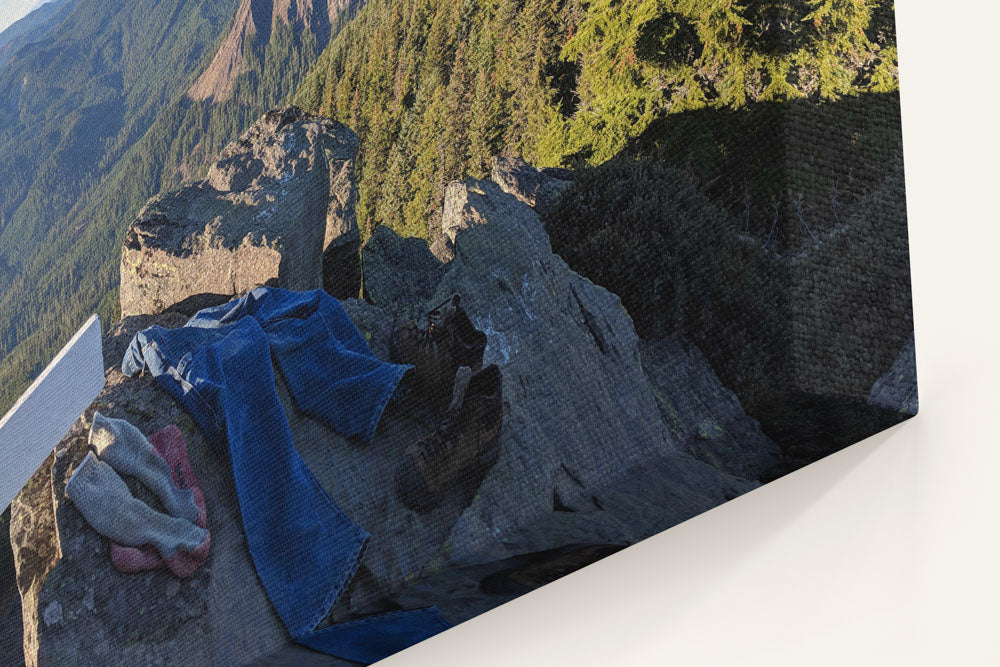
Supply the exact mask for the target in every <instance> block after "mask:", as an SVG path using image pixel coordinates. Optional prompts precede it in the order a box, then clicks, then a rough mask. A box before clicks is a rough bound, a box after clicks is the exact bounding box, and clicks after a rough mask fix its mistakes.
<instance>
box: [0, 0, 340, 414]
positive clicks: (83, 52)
mask: <svg viewBox="0 0 1000 667" xmlns="http://www.w3.org/2000/svg"><path fill="white" fill-rule="evenodd" d="M307 4H308V6H309V7H312V8H314V9H315V11H317V12H320V13H321V14H322V15H323V16H325V17H326V19H325V21H322V22H320V24H321V27H322V29H324V30H327V31H329V30H331V29H332V30H336V29H338V27H339V25H340V24H341V23H342V21H343V18H342V17H343V16H345V14H335V18H334V20H333V21H330V19H329V16H330V12H332V11H333V8H337V7H341V5H339V4H335V3H332V4H327V3H326V2H323V1H322V0H316V1H314V2H312V3H309V2H305V1H300V2H298V3H292V4H290V3H289V2H287V1H286V2H280V1H279V2H272V0H243V1H242V3H241V6H243V7H250V6H253V7H254V8H257V7H258V6H264V7H265V9H266V15H267V16H271V17H273V19H274V20H273V21H272V23H271V24H270V25H269V26H268V30H267V31H266V33H264V34H263V35H262V36H261V38H259V39H258V38H255V39H252V40H246V41H244V42H243V44H242V53H243V58H244V62H245V64H246V67H245V70H244V71H242V72H241V73H240V74H239V75H238V76H236V77H234V79H233V80H232V82H231V84H232V92H231V95H230V96H229V98H228V99H226V100H225V101H224V102H221V103H216V102H214V101H213V100H201V101H198V100H194V99H192V97H191V95H190V94H189V91H190V90H191V88H192V86H194V85H195V83H196V81H198V78H199V76H200V75H201V74H202V73H203V72H204V71H205V70H206V69H207V68H208V67H209V66H210V64H211V63H212V62H213V60H214V59H215V57H216V54H217V52H218V51H219V50H220V47H221V46H223V45H225V44H226V43H227V39H228V38H229V36H228V35H227V31H228V32H229V33H231V32H232V31H237V32H238V31H240V30H241V27H240V26H239V24H238V23H237V22H236V21H235V20H234V17H236V16H238V15H239V14H238V13H237V12H236V10H237V9H239V7H237V3H236V2H235V1H234V2H232V3H225V4H224V5H221V6H220V3H217V2H208V0H172V1H171V2H167V3H165V2H153V1H152V0H143V1H142V2H139V3H136V4H134V5H130V6H129V9H128V10H127V11H123V10H121V9H120V7H119V6H118V4H117V3H114V2H110V0H81V5H80V6H79V8H78V10H77V11H75V12H74V13H73V14H72V15H71V17H70V19H69V20H68V21H67V22H66V23H64V24H63V25H62V26H61V27H60V29H59V30H58V32H57V34H56V35H54V37H53V40H52V43H51V45H48V46H44V47H43V46H42V45H34V46H32V47H30V48H29V49H25V50H23V51H22V53H21V54H19V56H18V59H17V60H16V61H15V62H14V63H12V64H11V66H10V67H9V68H8V69H7V70H5V71H4V72H2V75H0V122H2V123H3V125H4V127H3V129H0V156H2V157H3V160H2V166H0V182H4V186H3V187H2V189H0V358H3V363H2V364H0V387H2V394H0V411H2V410H3V409H5V408H6V407H8V406H9V405H10V404H11V403H12V401H13V399H14V398H15V397H16V396H17V395H18V394H19V393H20V391H22V390H23V388H24V387H25V386H27V383H28V382H29V381H30V379H31V377H33V375H34V374H36V373H37V372H38V371H39V370H40V369H41V368H42V367H43V366H44V364H45V363H46V362H47V361H48V359H49V358H51V356H52V354H53V353H54V352H55V351H56V350H57V349H58V348H59V346H60V345H61V344H62V342H65V340H66V339H68V338H69V336H70V335H71V334H72V332H73V331H74V330H75V329H76V327H77V326H78V325H79V323H80V322H82V321H83V319H84V318H85V317H86V315H87V314H89V313H90V312H94V311H95V310H97V311H98V312H99V313H100V314H101V315H102V316H103V317H104V319H105V321H106V322H107V321H109V320H111V319H113V317H114V316H115V313H116V309H117V272H118V261H119V254H120V247H121V245H120V244H121V238H122V235H123V234H124V231H125V226H126V224H127V222H128V221H129V220H130V219H131V218H132V217H133V216H134V215H135V214H136V212H137V211H138V209H139V208H140V207H141V205H142V204H143V203H144V202H145V201H146V200H147V199H148V198H149V197H150V196H152V195H154V194H156V193H157V192H160V191H161V190H164V189H169V188H172V187H175V186H176V185H178V184H179V183H180V182H181V181H182V180H184V179H185V178H193V177H195V176H197V175H199V174H200V172H201V171H203V170H204V168H205V167H206V166H207V163H208V159H209V157H210V156H212V155H214V154H215V153H217V152H218V151H219V150H220V149H221V147H222V146H224V145H225V144H226V143H228V142H229V141H231V140H232V139H233V138H235V137H236V136H238V135H239V133H240V132H242V131H243V130H244V129H245V128H246V127H247V126H248V125H249V124H250V122H251V120H252V119H254V118H255V117H257V116H259V115H260V114H261V113H262V112H263V110H265V109H267V108H270V107H271V106H273V105H274V104H275V103H277V102H278V101H279V100H281V99H283V98H284V97H285V96H286V95H288V94H289V93H290V92H291V91H292V90H293V89H294V87H295V86H296V85H297V84H298V82H299V81H300V79H301V76H302V75H303V74H304V72H305V69H306V68H307V67H308V65H309V63H310V62H312V61H314V60H315V58H316V57H317V56H318V54H319V52H320V50H321V49H322V47H323V45H324V44H325V43H326V42H327V41H328V40H329V34H330V33H329V32H327V33H326V34H314V33H313V32H312V30H311V29H310V27H309V25H308V24H307V23H300V22H298V21H299V16H300V14H299V13H298V12H297V10H296V11H291V10H289V7H291V8H292V9H295V8H302V7H305V6H306V5H307ZM320 10H322V11H320ZM255 11H256V12H257V14H258V15H259V13H260V12H259V11H258V10H256V9H255ZM250 13H251V14H254V12H250ZM286 17H290V18H291V20H292V21H293V22H292V23H290V24H289V23H286V22H285V18H286ZM79 82H85V83H83V84H81V83H79Z"/></svg>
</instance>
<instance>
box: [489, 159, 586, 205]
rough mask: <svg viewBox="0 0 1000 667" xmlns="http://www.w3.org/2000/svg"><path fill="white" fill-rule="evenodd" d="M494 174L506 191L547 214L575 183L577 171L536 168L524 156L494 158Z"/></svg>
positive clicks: (496, 180) (494, 177)
mask: <svg viewBox="0 0 1000 667" xmlns="http://www.w3.org/2000/svg"><path fill="white" fill-rule="evenodd" d="M490 177H491V178H492V179H493V182H494V183H496V184H497V185H499V186H500V189H502V190H503V191H504V192H506V193H508V194H512V195H514V196H515V197H517V198H518V199H519V200H521V201H522V202H524V203H525V204H527V205H528V206H531V207H532V208H534V209H535V210H536V211H538V213H539V214H544V213H545V212H546V211H548V210H549V209H550V208H552V206H553V205H554V204H555V202H556V200H557V199H559V196H560V195H561V194H562V193H563V192H565V191H566V189H567V188H569V186H570V185H572V184H573V172H571V171H568V170H566V169H552V168H544V169H536V168H535V167H532V166H531V165H530V164H528V163H527V162H525V161H524V160H523V159H521V158H517V157H497V158H494V159H493V169H492V171H491V174H490Z"/></svg>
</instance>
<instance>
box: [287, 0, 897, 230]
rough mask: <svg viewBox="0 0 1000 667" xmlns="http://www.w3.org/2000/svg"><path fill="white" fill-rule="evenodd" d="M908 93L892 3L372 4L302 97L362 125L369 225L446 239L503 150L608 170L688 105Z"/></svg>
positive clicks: (457, 0)
mask: <svg viewBox="0 0 1000 667" xmlns="http://www.w3.org/2000/svg"><path fill="white" fill-rule="evenodd" d="M896 88H897V75H896V47H895V34H894V29H893V25H892V3H891V1H890V0H767V1H761V2H746V3H734V2H731V1H730V0H631V1H629V2H620V1H619V0H591V1H590V2H585V1H584V0H528V1H526V2H525V1H523V0H371V2H369V3H368V4H367V5H366V6H365V7H364V9H363V10H362V11H361V12H360V14H359V16H358V18H357V20H355V21H354V22H353V23H352V24H351V25H350V26H348V28H347V29H346V30H344V31H342V32H341V34H340V35H339V37H338V38H337V39H336V40H335V41H334V42H333V43H332V44H331V45H330V47H329V48H328V49H327V50H326V52H325V53H324V54H323V56H322V58H321V59H320V61H319V62H318V63H317V65H316V67H315V68H314V69H313V70H312V71H311V72H310V75H309V77H308V78H307V80H306V82H305V83H304V84H303V86H302V87H301V89H300V90H299V92H298V95H297V97H296V101H297V102H298V103H299V104H300V105H302V106H304V107H306V108H308V109H310V110H313V111H319V112H322V113H325V114H329V115H332V116H335V117H336V118H337V119H339V120H341V121H342V122H344V123H346V124H348V125H350V126H351V127H353V128H355V129H356V130H357V131H358V133H359V135H360V136H361V139H362V156H361V160H360V197H361V202H360V207H359V216H360V219H361V222H362V225H363V227H365V228H368V229H370V228H372V227H373V226H374V225H377V224H389V225H391V226H393V227H394V228H396V229H397V230H399V231H400V232H402V233H404V234H409V235H413V236H424V237H427V236H430V237H433V236H435V234H436V233H437V230H436V226H435V225H436V223H435V220H436V219H437V217H438V215H439V212H440V211H439V208H440V205H441V201H442V195H443V189H444V186H445V185H446V184H447V183H448V181H450V180H451V179H454V178H458V177H460V176H462V175H464V174H465V173H470V174H472V175H474V176H481V175H483V173H484V172H485V169H486V168H487V164H488V161H489V159H490V158H491V157H492V156H493V155H496V154H497V153H500V152H510V153H519V154H522V155H523V156H524V157H526V158H527V159H528V160H529V161H531V162H533V163H535V164H538V165H543V166H570V165H574V164H600V163H603V162H605V161H607V160H609V159H611V158H612V157H614V156H615V155H617V154H618V153H619V152H621V151H622V150H623V149H625V148H626V147H627V146H629V144H630V141H631V140H633V139H635V138H637V137H639V136H640V135H642V134H643V133H644V132H645V131H646V130H647V129H648V128H649V126H650V125H651V124H652V123H654V121H657V120H658V119H662V118H664V117H666V116H669V115H674V114H677V113H679V112H688V111H697V110H701V109H730V110H732V109H742V108H747V107H750V106H753V105H756V104H766V103H774V102H785V101H791V100H800V99H802V100H811V101H832V100H837V99H839V98H841V97H843V96H853V95H859V94H863V93H868V92H889V91H893V90H895V89H896Z"/></svg>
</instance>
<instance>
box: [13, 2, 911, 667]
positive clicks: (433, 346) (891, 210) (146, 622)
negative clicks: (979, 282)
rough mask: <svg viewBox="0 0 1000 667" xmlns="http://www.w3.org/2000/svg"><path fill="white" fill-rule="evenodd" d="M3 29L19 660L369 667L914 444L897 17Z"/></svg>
mask: <svg viewBox="0 0 1000 667" xmlns="http://www.w3.org/2000/svg"><path fill="white" fill-rule="evenodd" d="M5 6H6V8H5V9H4V12H5V13H4V14H3V15H2V16H0V26H2V32H0V156H2V159H0V358H2V361H0V413H6V414H7V416H6V417H5V418H4V420H3V421H0V457H2V458H3V460H4V464H3V466H4V470H5V471H6V472H5V475H6V477H4V478H3V480H2V481H3V483H4V484H5V485H7V486H11V489H12V490H11V494H10V495H11V496H12V497H11V498H4V502H9V506H8V507H6V510H5V511H4V513H3V518H2V524H0V527H2V530H3V533H4V535H5V536H6V535H7V534H9V537H10V539H9V542H8V541H7V540H6V539H5V540H2V541H0V542H2V544H0V546H2V548H0V583H2V586H0V662H2V663H3V664H14V665H18V664H25V665H28V666H30V667H35V666H38V665H41V666H47V665H81V664H86V665H106V664H135V665H145V664H160V665H171V664H184V665H192V664H194V665H254V664H259V665H263V664H271V665H273V664H330V665H347V664H371V663H374V662H377V661H378V660H380V659H382V658H385V657H387V656H389V655H392V654H394V653H396V652H398V651H401V650H403V649H405V648H407V647H409V646H412V645H414V644H416V643H418V642H420V641H422V640H424V639H426V638H429V637H431V636H434V635H436V634H438V633H441V632H444V631H446V630H447V629H449V628H452V627H454V626H456V625H458V624H460V623H462V622H463V621H465V620H468V619H470V618H472V617H474V616H476V615H479V614H482V613H484V612H486V611H488V610H490V609H492V608H494V607H497V606H498V605H501V604H503V603H505V602H508V601H510V600H512V599H514V598H516V597H518V596H520V595H523V594H525V593H529V592H531V591H534V590H536V589H538V588H540V587H542V586H544V585H546V584H548V583H550V582H552V581H555V580H556V579H558V578H560V577H563V576H565V575H567V574H570V573H572V572H575V571H577V570H579V569H581V568H584V567H586V566H587V565H590V564H592V563H594V562H596V561H598V560H600V559H602V558H605V557H608V556H611V555H613V554H615V553H617V552H619V551H621V550H622V549H626V548H628V547H629V546H630V545H633V544H635V543H637V542H639V541H641V540H643V539H645V538H647V537H650V536H652V535H654V534H656V533H658V532H660V531H663V530H666V529H669V528H670V527H671V526H674V525H676V524H678V523H680V522H682V521H685V520H687V519H689V518H691V517H694V516H696V515H698V514H700V513H701V512H704V511H706V510H708V509H711V508H713V507H716V506H718V505H720V504H722V503H725V502H726V501H728V500H731V499H733V498H736V497H737V496H740V495H742V494H744V493H747V492H750V491H753V490H754V489H755V488H758V487H759V486H761V485H762V484H767V483H768V482H771V481H773V480H775V479H777V478H779V477H781V476H783V475H786V474H789V473H792V472H794V471H795V470H797V469H799V468H801V467H803V466H805V465H808V464H810V463H813V462H815V461H818V460H819V459H821V458H823V457H825V456H827V455H829V454H831V453H833V452H836V451H837V450H839V449H842V448H844V447H846V446H848V445H851V444H852V443H855V442H858V441H859V440H862V439H864V438H866V437H868V436H870V435H872V434H874V433H876V432H878V431H880V430H883V429H885V428H888V427H890V426H892V425H894V424H896V423H899V422H900V421H902V420H905V419H907V418H909V417H911V416H912V415H914V414H916V412H917V407H918V403H917V385H916V371H915V349H914V332H913V317H912V310H911V297H910V279H909V260H908V247H907V229H906V201H905V184H904V172H903V153H902V138H901V129H900V100H899V73H898V67H899V65H898V57H897V49H896V35H895V24H894V7H893V3H892V2H891V1H889V0H739V1H734V0H226V1H225V2H220V1H218V0H135V1H134V2H130V3H124V4H123V3H120V2H115V1H112V0H49V1H44V0H43V2H41V3H39V4H38V5H37V6H33V2H32V0H24V1H23V2H22V1H21V0H9V1H8V0H5ZM94 314H96V315H97V316H98V318H97V319H93V318H92V315H94ZM81 327H83V328H82V329H81ZM77 332H79V333H77ZM88 332H89V333H88ZM96 332H99V333H96ZM74 334H76V335H75V336H74ZM102 374H103V375H102ZM67 378H69V379H67ZM32 383H34V384H32ZM88 388H92V390H93V395H91V394H90V393H88V392H89V391H91V389H88ZM81 405H85V406H86V407H85V408H83V409H82V413H81V408H80V406H81ZM60 420H65V422H63V421H60ZM35 425H37V426H35ZM70 425H71V426H70ZM67 428H68V431H67V430H66V429H67ZM34 453H39V454H37V455H39V456H40V457H41V458H44V457H45V456H47V458H44V460H38V461H35V460H34V459H31V458H29V457H30V456H34V455H36V454H34ZM15 461H19V462H20V468H18V467H17V466H14V465H13V463H12V462H15ZM29 463H30V465H29ZM39 464H40V465H39ZM21 468H25V472H24V474H23V478H21V477H17V475H19V474H21V473H18V472H17V471H18V470H20V469H21ZM36 468H37V469H36ZM32 471H33V472H32ZM8 477H9V478H10V479H7V478H8ZM0 486H2V485H0ZM3 488H7V487H6V486H3Z"/></svg>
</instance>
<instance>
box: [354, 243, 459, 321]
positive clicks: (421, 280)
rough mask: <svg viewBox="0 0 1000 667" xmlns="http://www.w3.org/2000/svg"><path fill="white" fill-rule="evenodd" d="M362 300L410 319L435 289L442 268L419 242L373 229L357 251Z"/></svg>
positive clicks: (428, 250) (425, 246) (424, 244)
mask: <svg viewBox="0 0 1000 667" xmlns="http://www.w3.org/2000/svg"><path fill="white" fill-rule="evenodd" d="M361 265H362V267H363V270H364V289H365V299H366V300H367V301H369V302H371V303H374V304H376V305H378V306H381V307H382V308H385V309H386V310H388V311H389V312H390V313H392V314H394V315H404V314H405V315H407V316H412V315H415V314H418V313H416V310H415V309H416V308H419V307H420V306H422V305H423V304H424V303H425V302H426V301H427V300H428V299H430V298H431V296H433V295H434V290H435V289H437V286H438V283H439V282H441V277H442V276H443V275H444V271H445V268H444V266H443V265H442V264H441V262H440V260H438V259H437V258H436V257H435V256H434V255H433V254H432V252H431V250H430V249H429V248H428V247H427V243H426V242H425V241H424V240H423V239H416V238H401V237H400V236H398V235H397V234H396V233H395V232H394V231H392V230H391V229H389V228H388V227H385V226H381V225H380V226H379V227H376V228H375V232H374V233H373V234H372V237H371V238H370V239H369V240H368V243H366V244H365V246H364V247H363V248H362V249H361Z"/></svg>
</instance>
